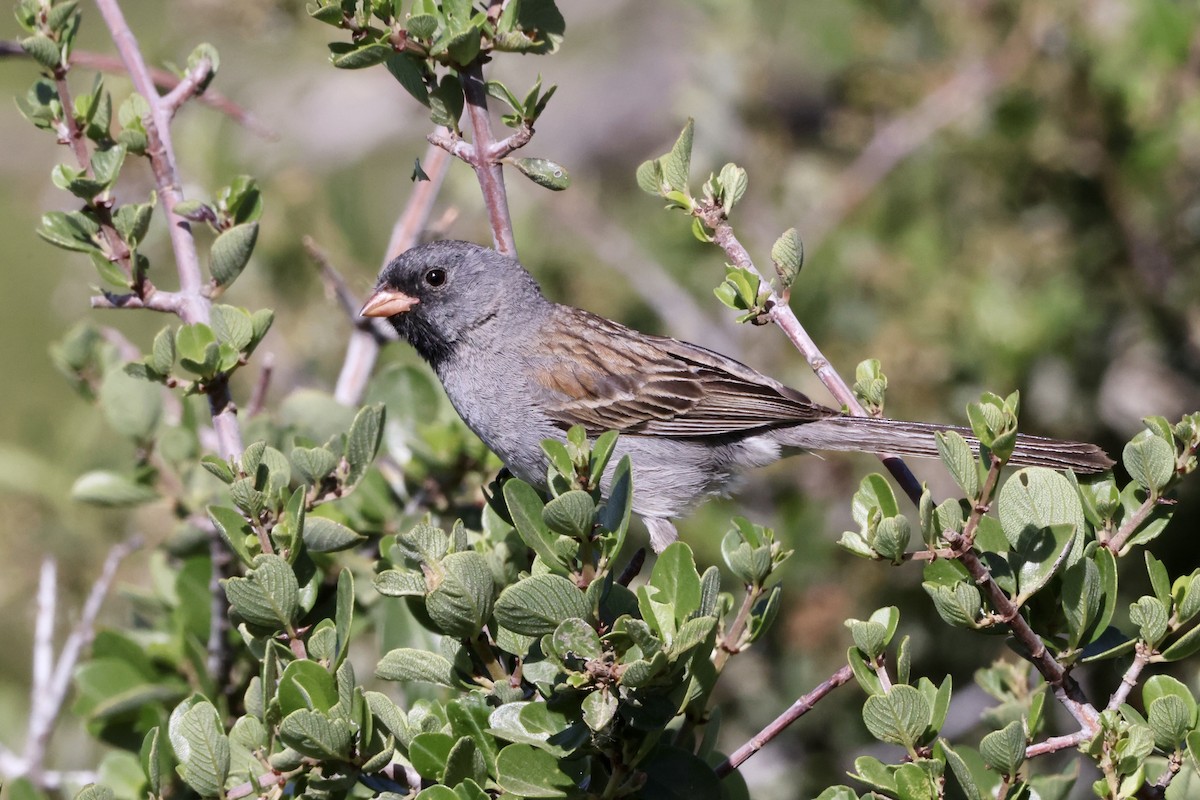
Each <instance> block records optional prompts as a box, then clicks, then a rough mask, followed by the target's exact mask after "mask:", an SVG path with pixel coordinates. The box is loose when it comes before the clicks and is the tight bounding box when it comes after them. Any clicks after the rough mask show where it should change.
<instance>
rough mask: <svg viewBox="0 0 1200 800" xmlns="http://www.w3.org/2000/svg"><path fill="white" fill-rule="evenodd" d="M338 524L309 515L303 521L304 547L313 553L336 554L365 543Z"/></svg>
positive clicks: (362, 539)
mask: <svg viewBox="0 0 1200 800" xmlns="http://www.w3.org/2000/svg"><path fill="white" fill-rule="evenodd" d="M366 538H367V537H365V536H363V535H361V534H359V533H355V532H354V531H352V530H350V529H349V528H347V527H346V526H345V525H343V524H342V523H340V522H334V521H333V520H331V519H327V518H325V517H316V516H312V515H309V516H307V517H305V519H304V546H305V547H307V548H308V549H309V550H310V551H311V552H314V553H336V552H337V551H339V550H347V549H349V548H351V547H354V546H356V545H358V544H360V543H361V542H364V541H366Z"/></svg>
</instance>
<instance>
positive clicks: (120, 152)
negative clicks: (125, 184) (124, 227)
mask: <svg viewBox="0 0 1200 800" xmlns="http://www.w3.org/2000/svg"><path fill="white" fill-rule="evenodd" d="M124 163H125V147H124V146H122V145H119V144H117V145H112V146H110V147H105V148H103V149H97V150H96V151H95V152H93V153H92V158H91V165H92V173H93V175H95V180H96V182H97V183H99V184H100V185H101V186H102V187H103V188H104V189H107V188H108V187H110V186H112V184H113V181H115V180H116V179H117V174H118V173H120V171H121V165H122V164H124ZM146 216H147V222H149V212H146Z"/></svg>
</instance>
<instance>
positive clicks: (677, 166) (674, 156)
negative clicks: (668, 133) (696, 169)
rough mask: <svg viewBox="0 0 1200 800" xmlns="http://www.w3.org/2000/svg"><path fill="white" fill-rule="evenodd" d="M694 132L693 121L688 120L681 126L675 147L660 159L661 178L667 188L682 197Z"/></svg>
mask: <svg viewBox="0 0 1200 800" xmlns="http://www.w3.org/2000/svg"><path fill="white" fill-rule="evenodd" d="M694 132H695V121H694V120H693V119H691V118H690V117H689V118H688V121H687V123H686V124H684V126H683V131H682V132H681V133H680V134H679V138H678V139H676V140H675V145H674V146H673V147H672V148H671V152H669V153H667V154H666V155H665V156H663V158H662V172H663V178H664V179H665V180H666V183H667V185H668V186H670V187H671V189H673V190H674V191H676V192H680V193H682V194H684V195H686V194H687V190H688V172H689V171H690V170H691V165H692V138H693V135H694Z"/></svg>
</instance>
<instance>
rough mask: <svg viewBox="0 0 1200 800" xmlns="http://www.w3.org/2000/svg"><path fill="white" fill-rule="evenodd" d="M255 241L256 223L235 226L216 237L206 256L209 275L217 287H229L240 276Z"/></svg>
mask: <svg viewBox="0 0 1200 800" xmlns="http://www.w3.org/2000/svg"><path fill="white" fill-rule="evenodd" d="M257 241H258V223H257V222H247V223H245V224H243V225H235V226H233V227H232V228H229V229H228V230H226V231H223V232H222V233H221V235H220V236H218V237H217V239H216V241H215V242H213V244H212V250H210V251H209V256H208V258H209V273H210V274H211V275H212V279H213V281H214V282H215V283H216V284H217V286H220V287H226V286H229V285H230V284H231V283H233V282H234V281H235V280H236V279H237V277H238V276H239V275H241V274H242V270H243V269H245V268H246V264H247V263H248V262H249V261H250V254H251V253H253V252H254V244H255V242H257Z"/></svg>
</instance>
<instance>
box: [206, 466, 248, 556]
mask: <svg viewBox="0 0 1200 800" xmlns="http://www.w3.org/2000/svg"><path fill="white" fill-rule="evenodd" d="M206 463H209V462H206ZM208 515H209V516H210V517H211V518H212V521H213V523H214V524H215V525H216V526H217V530H219V531H220V532H221V536H222V537H223V538H224V539H225V542H226V544H228V545H229V547H230V549H231V550H233V552H235V553H237V556H238V558H240V559H241V560H242V563H243V564H245V565H247V566H249V565H250V564H252V563H254V553H252V552H251V551H250V549H249V546H248V545H247V544H246V543H247V541H248V540H250V539H252V538H254V531H253V530H251V528H250V523H249V522H247V521H246V518H245V517H243V516H242V515H241V514H240V513H239V512H237V511H235V510H233V509H232V508H227V507H225V506H209V507H208Z"/></svg>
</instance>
